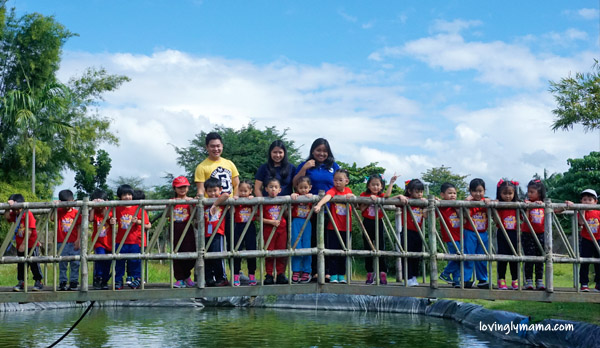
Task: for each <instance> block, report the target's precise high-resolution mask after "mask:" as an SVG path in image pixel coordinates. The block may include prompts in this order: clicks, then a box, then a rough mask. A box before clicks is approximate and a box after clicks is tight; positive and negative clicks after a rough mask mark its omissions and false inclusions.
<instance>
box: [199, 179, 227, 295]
mask: <svg viewBox="0 0 600 348" xmlns="http://www.w3.org/2000/svg"><path fill="white" fill-rule="evenodd" d="M204 192H205V193H206V196H207V197H208V198H216V200H215V202H214V203H213V205H212V206H210V207H205V209H204V226H205V228H206V231H205V233H204V236H205V238H206V242H207V243H208V240H209V238H210V237H211V236H212V235H214V237H213V240H212V242H211V243H210V245H208V246H207V248H206V251H207V252H221V251H224V250H225V247H224V240H225V237H224V236H225V224H226V223H227V221H225V219H223V221H221V224H220V225H219V220H220V219H221V216H222V215H223V211H224V209H223V207H220V206H219V205H220V204H221V203H223V202H225V201H226V200H227V199H228V198H229V193H227V192H223V190H222V188H221V180H219V179H217V178H208V179H207V180H206V181H205V182H204ZM217 225H218V226H217ZM204 265H205V269H204V275H205V279H206V286H215V285H216V286H227V285H229V282H228V281H227V274H226V273H225V261H224V260H223V259H207V260H205V261H204Z"/></svg>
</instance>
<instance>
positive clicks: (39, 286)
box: [33, 280, 44, 291]
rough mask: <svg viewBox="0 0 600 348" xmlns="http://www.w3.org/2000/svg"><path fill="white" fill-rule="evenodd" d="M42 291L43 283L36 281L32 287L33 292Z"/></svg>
mask: <svg viewBox="0 0 600 348" xmlns="http://www.w3.org/2000/svg"><path fill="white" fill-rule="evenodd" d="M42 289H44V283H42V281H41V280H36V281H35V285H33V291H42Z"/></svg>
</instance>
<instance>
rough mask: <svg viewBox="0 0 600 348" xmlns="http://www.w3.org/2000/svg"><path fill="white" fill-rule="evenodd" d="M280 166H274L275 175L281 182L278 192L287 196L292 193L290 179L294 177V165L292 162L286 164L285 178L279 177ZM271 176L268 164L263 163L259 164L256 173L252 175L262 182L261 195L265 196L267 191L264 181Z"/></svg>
mask: <svg viewBox="0 0 600 348" xmlns="http://www.w3.org/2000/svg"><path fill="white" fill-rule="evenodd" d="M281 169H282V168H281V167H275V177H276V178H277V180H279V182H280V183H281V192H280V193H279V196H289V195H291V194H292V186H293V185H292V179H293V178H294V175H295V174H296V167H294V165H293V164H291V163H290V164H288V175H287V177H285V178H282V177H281ZM270 177H271V173H269V166H268V165H267V164H266V163H265V164H263V165H261V166H260V167H259V168H258V171H257V172H256V175H255V176H254V179H255V180H258V181H262V183H263V187H262V194H263V197H267V196H268V194H267V191H265V188H266V187H265V186H266V185H265V183H266V181H267V180H269V179H270Z"/></svg>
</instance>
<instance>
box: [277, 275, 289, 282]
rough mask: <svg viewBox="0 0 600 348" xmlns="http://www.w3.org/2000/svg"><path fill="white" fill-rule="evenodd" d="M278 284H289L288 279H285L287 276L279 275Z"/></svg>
mask: <svg viewBox="0 0 600 348" xmlns="http://www.w3.org/2000/svg"><path fill="white" fill-rule="evenodd" d="M276 283H277V284H287V283H288V279H287V278H286V277H285V274H283V273H279V274H278V275H277V280H276Z"/></svg>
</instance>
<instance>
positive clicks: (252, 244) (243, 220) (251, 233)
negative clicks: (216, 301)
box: [231, 180, 256, 286]
mask: <svg viewBox="0 0 600 348" xmlns="http://www.w3.org/2000/svg"><path fill="white" fill-rule="evenodd" d="M238 197H239V198H253V196H252V182H251V181H248V180H242V181H240V184H239V185H238ZM252 211H253V207H252V206H251V205H236V206H235V213H234V215H233V221H234V223H235V225H234V229H233V232H234V233H233V235H234V238H233V245H232V246H231V250H233V247H235V246H236V245H237V244H238V243H239V241H240V238H241V237H242V232H244V229H245V228H246V226H248V228H247V230H246V234H245V235H244V239H243V240H242V242H241V243H240V247H239V249H240V250H241V249H242V248H245V249H246V250H256V226H255V224H254V220H255V219H256V216H255V215H253V214H252ZM246 262H247V264H248V285H251V286H254V285H256V276H255V275H254V273H255V272H256V259H255V258H253V257H250V258H247V259H246ZM241 269H242V259H241V258H239V257H236V258H234V259H233V286H240V285H241V283H240V274H241V273H240V272H241Z"/></svg>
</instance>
